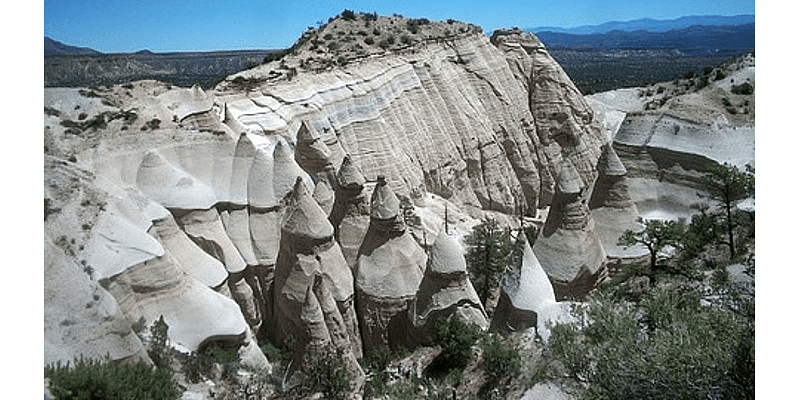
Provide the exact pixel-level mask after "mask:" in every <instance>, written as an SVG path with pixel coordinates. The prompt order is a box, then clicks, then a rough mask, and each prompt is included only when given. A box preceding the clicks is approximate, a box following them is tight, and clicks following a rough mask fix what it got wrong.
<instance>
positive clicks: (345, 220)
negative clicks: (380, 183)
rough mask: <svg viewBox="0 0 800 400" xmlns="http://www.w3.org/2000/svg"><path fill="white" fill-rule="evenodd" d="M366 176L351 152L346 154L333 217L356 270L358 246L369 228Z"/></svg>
mask: <svg viewBox="0 0 800 400" xmlns="http://www.w3.org/2000/svg"><path fill="white" fill-rule="evenodd" d="M365 183H366V180H365V179H364V176H363V175H361V171H359V169H358V167H356V166H355V165H354V164H353V161H352V160H351V159H350V157H349V156H345V157H344V160H342V165H341V166H340V167H339V171H338V172H337V174H336V198H335V200H334V202H333V209H332V210H331V213H330V221H331V224H333V227H334V229H335V230H336V239H337V240H338V241H339V245H340V246H342V252H343V253H344V258H345V259H346V260H347V265H348V266H349V267H350V268H351V269H353V270H355V269H356V263H357V261H358V249H359V248H360V247H361V242H363V241H364V235H366V234H367V229H368V228H369V219H370V216H369V199H368V198H367V195H366V194H365V193H364V184H365Z"/></svg>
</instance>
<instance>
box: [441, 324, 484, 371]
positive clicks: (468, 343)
mask: <svg viewBox="0 0 800 400" xmlns="http://www.w3.org/2000/svg"><path fill="white" fill-rule="evenodd" d="M479 336H480V329H479V328H478V327H476V326H474V325H470V324H467V323H466V322H464V321H462V320H461V319H460V318H458V317H455V316H454V317H450V318H447V319H444V318H443V319H440V320H438V321H437V322H436V335H435V336H434V339H433V344H434V345H437V346H440V347H441V348H442V351H441V353H439V355H438V356H436V358H435V359H434V360H433V362H431V365H430V366H429V370H430V371H431V373H432V374H433V375H440V374H446V373H448V372H450V371H451V370H453V369H463V368H464V367H466V366H467V363H469V361H470V360H471V359H472V345H473V344H475V342H476V341H477V340H478V337H479Z"/></svg>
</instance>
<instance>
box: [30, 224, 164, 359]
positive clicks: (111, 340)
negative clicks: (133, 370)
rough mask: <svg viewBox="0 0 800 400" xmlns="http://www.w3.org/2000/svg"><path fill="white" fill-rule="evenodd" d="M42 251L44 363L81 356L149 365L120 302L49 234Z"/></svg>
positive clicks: (142, 347)
mask: <svg viewBox="0 0 800 400" xmlns="http://www.w3.org/2000/svg"><path fill="white" fill-rule="evenodd" d="M44 251H45V252H44V254H45V258H44V275H45V280H44V304H45V308H44V364H45V365H48V364H55V363H61V364H62V365H65V364H66V363H71V362H73V361H74V360H75V358H80V357H81V356H82V357H85V358H92V359H102V358H104V357H106V356H108V357H109V358H111V359H112V360H126V359H127V360H130V361H137V360H149V357H148V356H147V352H146V351H145V348H144V346H143V345H142V342H141V341H140V340H139V337H138V336H136V334H134V333H133V330H131V323H130V321H129V320H128V318H126V316H125V315H124V314H123V313H122V312H120V310H119V308H118V306H117V301H116V300H115V299H114V298H113V297H112V296H110V295H109V294H108V292H106V291H105V290H104V289H103V288H102V287H100V285H99V284H98V283H97V282H96V281H94V280H92V279H91V277H90V276H89V275H88V274H86V273H83V272H82V271H81V266H80V265H78V263H77V262H76V261H75V260H74V259H71V257H69V256H68V255H67V254H66V253H65V251H64V250H63V249H61V248H60V247H59V246H58V245H56V244H54V243H53V240H52V239H51V238H49V237H48V236H47V234H45V237H44ZM86 338H92V340H91V341H87V340H86Z"/></svg>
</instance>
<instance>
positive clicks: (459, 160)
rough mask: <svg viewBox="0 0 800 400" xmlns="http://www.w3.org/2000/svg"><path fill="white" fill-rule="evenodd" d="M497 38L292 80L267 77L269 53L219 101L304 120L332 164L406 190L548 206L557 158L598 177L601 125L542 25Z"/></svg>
mask: <svg viewBox="0 0 800 400" xmlns="http://www.w3.org/2000/svg"><path fill="white" fill-rule="evenodd" d="M492 40H493V41H494V42H495V44H493V43H492V42H490V40H489V39H488V38H487V37H486V36H485V35H484V34H482V33H471V34H466V35H463V36H456V37H452V38H450V39H447V40H443V41H442V42H440V43H426V44H425V45H424V46H419V47H415V48H413V51H406V52H403V53H400V54H391V55H376V56H372V57H369V58H366V59H362V60H358V61H356V62H353V63H351V64H348V65H345V66H344V67H341V68H336V69H333V70H328V71H323V72H321V73H305V72H300V73H298V74H297V75H296V76H294V77H293V78H292V79H291V80H286V79H277V80H269V79H268V78H269V77H270V76H275V75H276V73H275V72H274V71H275V66H274V65H272V64H268V65H265V66H262V67H260V68H257V69H254V70H250V71H246V72H245V73H242V74H240V75H239V77H241V79H246V80H248V81H250V82H260V83H259V84H257V85H255V87H251V88H250V89H251V90H248V91H242V90H237V85H235V84H233V83H232V82H234V81H235V80H236V78H231V80H229V81H226V82H224V83H223V84H221V85H220V86H219V87H218V88H217V90H218V92H217V102H218V103H219V104H224V107H225V109H226V111H227V116H228V117H229V119H227V120H226V123H228V124H229V126H231V127H235V128H234V130H236V129H239V130H241V131H244V132H248V133H252V134H260V135H275V134H277V135H281V136H284V137H287V138H290V140H293V137H294V135H296V132H297V131H298V129H299V126H300V125H301V123H302V122H307V123H308V124H309V125H311V126H312V127H313V128H314V129H315V130H316V131H317V132H319V134H320V135H321V137H322V139H323V141H324V142H325V143H326V144H327V146H328V148H329V149H330V150H331V153H332V156H331V158H332V160H333V163H334V165H339V164H341V161H342V159H343V158H344V156H345V155H350V157H351V160H352V162H353V164H354V165H355V166H356V167H358V168H359V169H360V170H361V172H362V173H363V175H364V177H365V178H366V179H367V180H368V181H375V179H376V178H377V176H379V175H383V176H385V177H386V178H387V180H388V181H389V182H390V183H391V185H392V189H394V191H395V192H396V193H397V194H398V195H399V196H405V197H411V198H413V197H418V196H421V195H422V193H424V192H425V191H429V192H432V193H435V194H437V195H440V196H442V197H444V198H448V199H451V200H452V201H454V202H455V203H457V204H459V205H463V206H466V207H467V208H469V209H484V210H486V209H491V210H497V211H502V212H506V213H514V212H515V209H516V207H517V206H518V205H522V204H526V205H527V207H529V208H533V207H536V206H546V205H547V204H548V203H549V201H550V199H551V197H552V193H554V189H553V188H554V185H555V178H554V177H555V176H556V175H557V171H558V169H557V166H558V163H559V162H560V161H561V160H562V159H564V158H569V159H571V160H572V161H573V164H574V165H576V166H578V167H579V170H580V171H581V172H582V173H583V174H585V175H586V176H585V177H584V178H585V180H586V181H591V180H593V177H592V174H593V172H592V170H593V165H594V162H595V160H596V159H597V157H598V156H599V150H598V149H599V145H600V144H601V143H602V141H603V137H602V134H601V130H600V127H599V125H597V124H595V123H594V122H593V121H592V112H591V110H590V108H589V107H588V106H587V105H586V103H585V102H584V101H583V99H582V97H581V96H580V93H579V92H578V91H577V90H576V89H575V87H574V85H572V83H571V82H570V81H569V78H568V77H567V76H566V75H565V74H564V72H563V70H561V68H560V67H558V65H557V64H556V63H555V61H553V60H552V58H550V57H549V55H547V52H546V50H545V49H544V47H543V46H542V45H541V43H539V42H538V40H537V39H536V38H535V37H533V36H532V35H528V34H524V33H522V32H519V31H507V32H499V33H495V35H494V37H493V39H492ZM498 46H499V47H498ZM290 62H291V61H290Z"/></svg>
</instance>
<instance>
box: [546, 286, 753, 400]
mask: <svg viewBox="0 0 800 400" xmlns="http://www.w3.org/2000/svg"><path fill="white" fill-rule="evenodd" d="M730 293H734V292H730ZM716 295H721V296H723V297H724V296H728V297H727V298H725V299H724V300H722V301H718V302H714V303H711V304H709V303H708V302H704V300H703V299H704V296H705V292H704V289H703V288H702V287H699V286H697V285H691V284H686V283H682V282H681V281H679V280H671V281H669V282H666V283H664V284H662V285H659V286H658V287H657V288H655V289H653V290H651V291H650V292H648V293H647V294H646V295H645V296H644V297H643V299H642V301H641V302H640V303H629V302H626V301H619V300H615V299H613V298H612V297H611V296H607V295H599V296H596V297H595V298H594V299H593V300H592V301H591V302H590V303H588V305H586V306H585V310H586V319H585V322H584V323H583V324H577V323H576V324H568V325H558V326H556V327H554V328H553V329H552V331H551V337H550V343H549V346H550V349H551V351H552V354H553V355H554V356H555V357H556V359H558V360H559V361H560V362H561V363H562V364H563V365H564V367H565V368H566V369H567V371H568V372H569V374H570V375H572V376H573V377H575V378H578V379H579V380H582V381H585V382H586V385H587V391H586V393H585V394H586V396H585V397H587V398H647V399H667V398H669V399H672V398H684V399H701V398H723V397H724V398H739V395H740V394H741V393H745V394H746V393H750V391H751V390H752V389H753V388H754V384H753V383H752V378H753V376H754V375H753V374H752V370H753V369H754V365H755V360H754V358H753V357H751V355H753V354H754V352H753V346H754V345H753V344H752V343H753V342H752V337H753V336H754V335H755V330H754V327H755V312H754V308H753V306H752V304H754V300H753V298H752V297H747V296H740V295H725V294H724V293H717V294H716ZM750 310H752V311H750ZM728 394H735V395H734V396H733V397H727V396H728Z"/></svg>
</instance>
